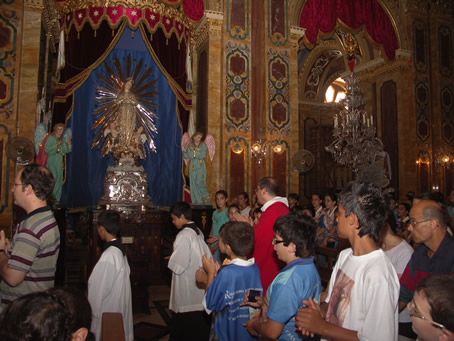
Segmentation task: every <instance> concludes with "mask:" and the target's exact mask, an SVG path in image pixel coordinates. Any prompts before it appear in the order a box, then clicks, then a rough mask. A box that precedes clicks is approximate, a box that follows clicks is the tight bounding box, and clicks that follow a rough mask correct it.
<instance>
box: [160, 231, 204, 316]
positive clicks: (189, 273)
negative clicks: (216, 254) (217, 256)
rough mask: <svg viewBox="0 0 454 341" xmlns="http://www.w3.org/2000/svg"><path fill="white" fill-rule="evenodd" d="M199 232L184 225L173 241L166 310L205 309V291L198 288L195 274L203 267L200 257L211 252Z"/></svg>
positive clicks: (179, 311) (187, 310)
mask: <svg viewBox="0 0 454 341" xmlns="http://www.w3.org/2000/svg"><path fill="white" fill-rule="evenodd" d="M199 232H200V233H199V234H196V232H195V231H194V230H193V229H191V228H188V227H186V228H183V229H182V230H181V231H180V232H179V233H178V234H177V238H176V239H175V242H174V244H173V252H172V255H171V256H170V259H169V265H168V267H169V269H170V270H172V272H173V273H172V285H171V289H170V301H169V309H170V310H172V311H173V312H175V313H186V312H189V311H201V310H204V308H203V305H202V301H203V298H204V296H205V290H203V289H199V288H198V287H197V285H196V280H195V273H196V271H197V270H198V269H199V268H200V267H202V256H203V255H207V257H211V256H212V255H211V252H210V249H209V247H208V245H207V244H206V243H205V241H204V240H203V233H202V231H200V230H199Z"/></svg>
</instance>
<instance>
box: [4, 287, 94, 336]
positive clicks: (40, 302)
mask: <svg viewBox="0 0 454 341" xmlns="http://www.w3.org/2000/svg"><path fill="white" fill-rule="evenodd" d="M90 325H91V307H90V304H89V303H88V300H87V299H86V298H85V296H84V294H83V293H82V292H81V291H79V290H77V289H72V288H60V289H49V290H46V291H42V292H35V293H31V294H28V295H24V296H22V297H19V298H18V299H16V300H15V301H13V302H12V303H11V304H10V305H9V306H8V307H7V308H6V309H5V310H3V312H2V314H1V315H0V340H2V341H32V340H46V341H84V340H87V341H94V340H95V337H94V335H93V334H92V333H90Z"/></svg>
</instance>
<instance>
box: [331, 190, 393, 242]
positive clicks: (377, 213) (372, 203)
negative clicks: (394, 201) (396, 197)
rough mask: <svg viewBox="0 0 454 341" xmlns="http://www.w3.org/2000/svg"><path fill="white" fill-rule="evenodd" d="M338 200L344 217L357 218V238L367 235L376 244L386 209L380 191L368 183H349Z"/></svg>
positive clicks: (386, 206)
mask: <svg viewBox="0 0 454 341" xmlns="http://www.w3.org/2000/svg"><path fill="white" fill-rule="evenodd" d="M339 200H340V202H341V204H342V207H343V208H344V210H345V216H346V217H348V216H349V215H350V214H351V213H353V214H354V215H355V216H356V217H357V218H358V223H359V226H358V230H359V236H360V237H363V236H365V235H367V236H369V237H370V238H372V240H373V241H375V242H376V243H377V244H378V243H379V238H380V234H381V231H382V229H383V227H384V225H385V220H386V212H387V208H388V205H387V202H386V199H385V196H384V195H383V193H382V192H381V191H380V189H378V188H377V187H376V186H374V185H372V184H369V183H358V182H351V183H350V184H348V185H347V187H345V188H344V190H343V191H342V192H341V194H340V196H339Z"/></svg>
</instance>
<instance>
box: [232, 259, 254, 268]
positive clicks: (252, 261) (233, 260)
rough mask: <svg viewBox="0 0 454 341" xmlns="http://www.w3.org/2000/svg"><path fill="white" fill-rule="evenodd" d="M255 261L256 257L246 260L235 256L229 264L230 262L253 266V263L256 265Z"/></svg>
mask: <svg viewBox="0 0 454 341" xmlns="http://www.w3.org/2000/svg"><path fill="white" fill-rule="evenodd" d="M254 263H255V259H254V258H249V259H248V260H244V259H241V258H234V259H232V260H231V261H230V263H229V265H230V264H235V265H238V266H251V265H254Z"/></svg>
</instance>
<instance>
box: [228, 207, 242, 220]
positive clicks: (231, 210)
mask: <svg viewBox="0 0 454 341" xmlns="http://www.w3.org/2000/svg"><path fill="white" fill-rule="evenodd" d="M235 213H240V208H239V207H238V205H235V204H233V205H230V206H229V210H228V211H227V216H228V217H229V219H230V220H232V217H233V215H234V214H235Z"/></svg>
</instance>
